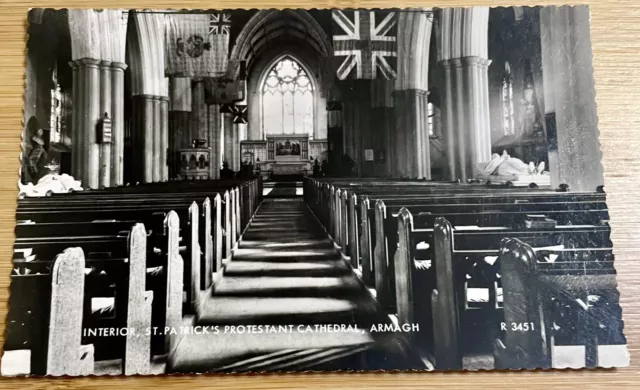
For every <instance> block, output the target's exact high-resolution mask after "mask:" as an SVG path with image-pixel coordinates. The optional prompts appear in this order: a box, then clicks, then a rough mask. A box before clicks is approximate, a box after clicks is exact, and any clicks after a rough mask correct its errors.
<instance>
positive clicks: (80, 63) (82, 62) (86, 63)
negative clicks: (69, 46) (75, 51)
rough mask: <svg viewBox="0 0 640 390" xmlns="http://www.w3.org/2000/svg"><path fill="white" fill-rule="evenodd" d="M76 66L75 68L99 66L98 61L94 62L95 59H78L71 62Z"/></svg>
mask: <svg viewBox="0 0 640 390" xmlns="http://www.w3.org/2000/svg"><path fill="white" fill-rule="evenodd" d="M71 62H73V63H75V64H76V66H77V67H79V68H82V67H91V68H97V67H98V66H100V62H101V61H100V60H96V59H95V58H78V59H77V60H73V61H71Z"/></svg>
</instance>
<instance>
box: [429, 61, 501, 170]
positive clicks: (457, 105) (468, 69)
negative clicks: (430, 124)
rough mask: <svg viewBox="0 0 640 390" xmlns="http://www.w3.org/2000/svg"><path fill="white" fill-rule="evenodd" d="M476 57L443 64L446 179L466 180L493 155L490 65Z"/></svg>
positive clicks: (443, 62)
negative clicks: (489, 83)
mask: <svg viewBox="0 0 640 390" xmlns="http://www.w3.org/2000/svg"><path fill="white" fill-rule="evenodd" d="M490 63H491V61H490V60H487V59H485V58H481V57H477V56H469V57H463V58H453V59H450V60H445V61H442V62H441V63H440V65H441V66H442V68H443V71H444V78H445V80H444V84H445V90H444V106H443V115H442V118H443V122H444V126H443V128H444V132H443V133H444V136H445V144H446V150H447V163H448V164H447V165H448V166H447V179H449V180H455V179H460V180H461V181H463V182H465V181H467V180H468V179H471V178H473V177H474V175H475V173H474V172H475V170H476V166H477V165H478V163H482V162H487V161H489V159H490V158H491V127H490V120H489V85H488V72H487V70H488V67H489V64H490Z"/></svg>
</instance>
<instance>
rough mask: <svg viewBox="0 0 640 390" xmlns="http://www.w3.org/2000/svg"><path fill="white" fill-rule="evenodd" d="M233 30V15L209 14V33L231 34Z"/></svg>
mask: <svg viewBox="0 0 640 390" xmlns="http://www.w3.org/2000/svg"><path fill="white" fill-rule="evenodd" d="M230 31H231V15H229V14H210V15H209V35H211V34H227V35H228V34H229V33H230Z"/></svg>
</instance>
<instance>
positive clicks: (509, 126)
mask: <svg viewBox="0 0 640 390" xmlns="http://www.w3.org/2000/svg"><path fill="white" fill-rule="evenodd" d="M504 70H505V76H504V79H503V80H502V112H503V121H502V127H503V130H504V135H513V134H515V130H516V129H515V120H514V116H515V115H514V110H513V85H512V84H511V66H510V65H509V62H506V63H505V65H504Z"/></svg>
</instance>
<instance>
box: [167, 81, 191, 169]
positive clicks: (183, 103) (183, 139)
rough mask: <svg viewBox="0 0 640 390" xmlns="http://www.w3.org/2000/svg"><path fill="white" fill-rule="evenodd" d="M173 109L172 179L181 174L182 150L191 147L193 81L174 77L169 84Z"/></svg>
mask: <svg viewBox="0 0 640 390" xmlns="http://www.w3.org/2000/svg"><path fill="white" fill-rule="evenodd" d="M169 89H170V92H169V93H170V95H171V108H170V111H169V122H170V126H169V127H170V129H171V134H170V136H169V167H170V170H171V172H170V173H169V175H170V177H172V178H175V177H177V176H178V173H179V172H180V152H179V151H180V149H186V148H189V147H191V139H192V136H191V106H192V97H193V96H192V93H191V79H190V78H187V77H174V78H171V80H170V82H169Z"/></svg>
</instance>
